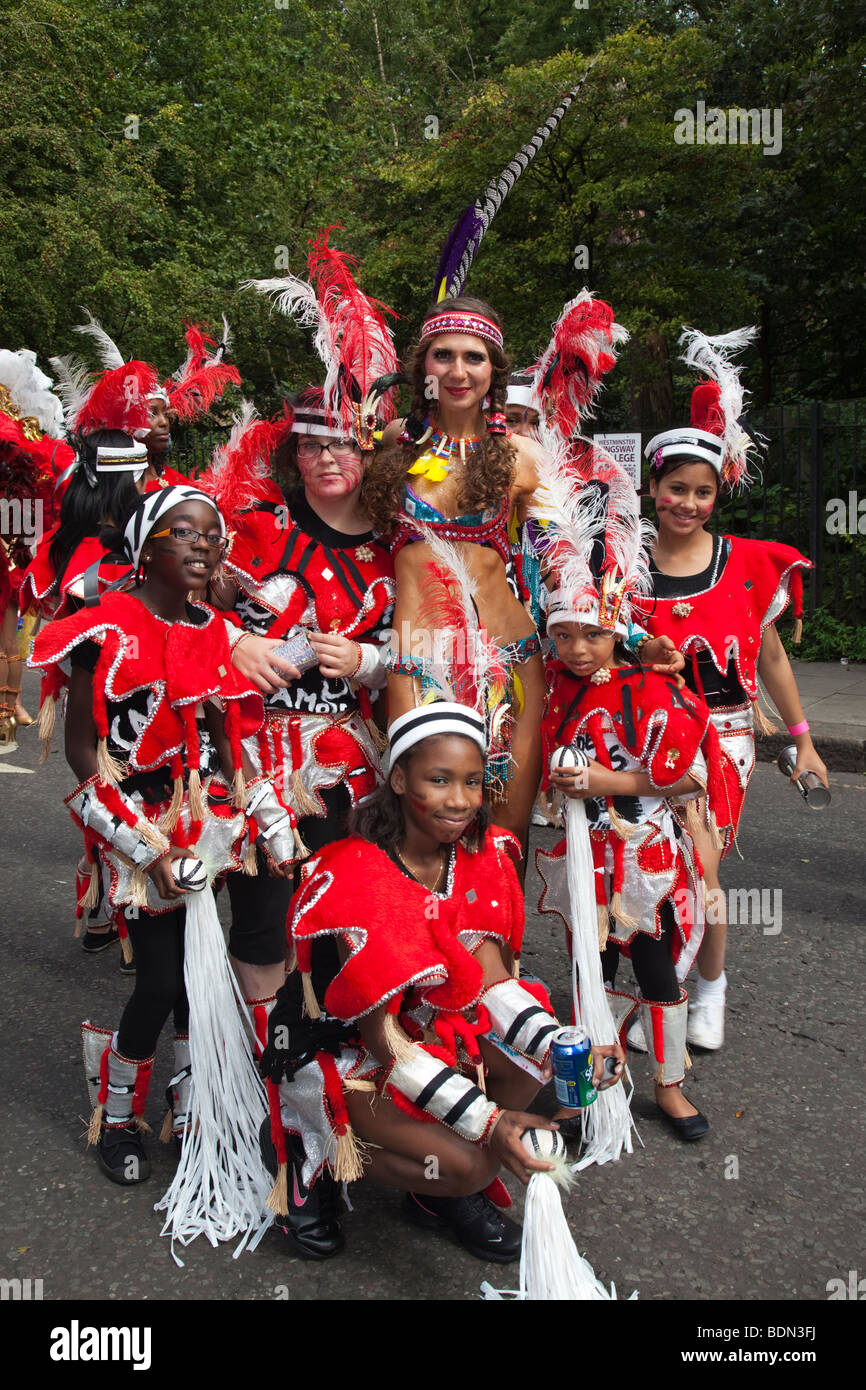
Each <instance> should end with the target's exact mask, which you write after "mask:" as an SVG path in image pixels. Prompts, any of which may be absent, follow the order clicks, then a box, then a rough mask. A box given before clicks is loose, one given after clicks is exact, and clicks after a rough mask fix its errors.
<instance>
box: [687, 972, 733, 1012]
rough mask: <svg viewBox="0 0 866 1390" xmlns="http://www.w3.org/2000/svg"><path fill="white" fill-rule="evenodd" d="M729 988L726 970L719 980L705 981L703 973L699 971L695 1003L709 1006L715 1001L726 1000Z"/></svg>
mask: <svg viewBox="0 0 866 1390" xmlns="http://www.w3.org/2000/svg"><path fill="white" fill-rule="evenodd" d="M727 988H728V979H727V976H726V975H725V972H724V970H723V971H722V973H721V975H720V976H719V978H718V979H717V980H705V979H704V977H703V975H702V974H701V972H700V971H698V980H697V986H696V989H695V1002H696V1003H697V1004H709V1003H710V1002H712V1001H713V1000H715V1001H717V1002H721V1001H723V1000H724V997H725V990H726V989H727Z"/></svg>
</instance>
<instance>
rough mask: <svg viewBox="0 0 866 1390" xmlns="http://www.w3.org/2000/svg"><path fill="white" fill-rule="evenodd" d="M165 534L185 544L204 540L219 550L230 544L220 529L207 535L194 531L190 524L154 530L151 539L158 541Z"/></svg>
mask: <svg viewBox="0 0 866 1390" xmlns="http://www.w3.org/2000/svg"><path fill="white" fill-rule="evenodd" d="M163 536H173V537H174V539H175V540H176V541H180V542H181V544H183V545H192V543H193V542H194V541H204V542H205V544H206V545H209V546H211V547H212V548H213V549H218V550H225V548H226V546H227V545H228V539H227V537H225V536H221V535H220V533H219V531H208V533H207V535H205V533H204V531H193V529H192V527H190V526H169V527H168V529H167V530H165V531H153V532H151V535H150V539H151V540H152V541H158V540H161V539H162V538H163Z"/></svg>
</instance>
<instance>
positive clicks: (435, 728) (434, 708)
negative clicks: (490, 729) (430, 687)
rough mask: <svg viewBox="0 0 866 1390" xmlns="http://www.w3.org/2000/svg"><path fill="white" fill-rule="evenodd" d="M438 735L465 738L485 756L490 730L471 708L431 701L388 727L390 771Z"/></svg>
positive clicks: (447, 702)
mask: <svg viewBox="0 0 866 1390" xmlns="http://www.w3.org/2000/svg"><path fill="white" fill-rule="evenodd" d="M437 734H462V735H463V737H464V738H471V739H472V741H473V743H477V745H478V747H479V748H480V749H481V752H482V754H486V752H487V730H486V728H485V723H484V719H483V718H482V716H481V715H480V714H477V713H476V711H475V710H474V709H470V708H469V706H468V705H456V704H451V703H450V702H449V701H447V700H432V701H431V702H430V704H427V705H420V706H419V707H418V709H410V710H409V711H408V712H407V713H406V714H401V715H400V717H399V719H395V720H394V722H393V724H389V725H388V747H389V751H390V757H391V762H390V765H391V767H393V766H394V764H395V763H396V761H397V759H398V758H399V757H401V756H402V755H403V754H404V753H405V752H407V750H408V749H410V748H412V747H413V746H414V745H415V744H416V743H420V742H421V740H422V739H425V738H435V736H436V735H437Z"/></svg>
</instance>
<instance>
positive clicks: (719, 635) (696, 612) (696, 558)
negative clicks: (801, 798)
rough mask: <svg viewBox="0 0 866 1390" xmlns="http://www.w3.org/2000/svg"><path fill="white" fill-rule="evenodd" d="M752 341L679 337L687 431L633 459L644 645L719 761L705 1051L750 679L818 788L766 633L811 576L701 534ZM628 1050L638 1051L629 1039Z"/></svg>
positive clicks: (753, 719)
mask: <svg viewBox="0 0 866 1390" xmlns="http://www.w3.org/2000/svg"><path fill="white" fill-rule="evenodd" d="M752 335H753V334H752V330H743V331H742V332H740V333H737V334H728V335H726V337H725V338H719V339H711V338H705V337H704V335H703V334H700V333H697V332H696V331H695V330H688V331H687V333H685V334H684V337H683V340H682V341H684V342H687V343H688V344H689V346H688V351H687V354H686V357H685V360H686V361H687V362H688V363H689V365H691V366H697V367H699V368H700V369H701V370H702V371H704V372H705V373H707V375H708V376H709V377H710V379H709V380H707V381H703V382H702V383H701V384H700V385H699V386H697V387H696V388H695V390H694V392H693V394H692V408H691V421H690V424H689V425H687V426H685V427H683V428H680V429H672V430H666V431H664V432H663V433H661V434H658V435H656V436H655V438H653V439H651V440H650V441H649V443H648V444H647V446H646V449H645V451H644V452H645V454H646V457H647V458H648V459H649V461H650V476H649V490H650V496H651V497H652V499H653V502H654V504H655V509H656V516H657V519H658V539H657V541H656V543H655V546H654V547H653V563H652V568H651V573H652V578H653V589H654V599H655V602H654V608H653V609H652V612H651V613H650V614H649V615H648V616H647V617H646V619H645V623H646V626H647V628H648V630H649V631H650V632H651V633H652V634H653V635H654V636H662V635H664V636H667V637H670V638H671V639H672V640H673V641H674V642H675V643H676V645H677V647H678V648H679V649H680V650H681V651H682V652H684V653H685V656H686V668H685V671H684V673H683V674H684V676H685V679H686V683H687V685H689V687H690V688H691V689H692V690H694V691H695V692H696V693H697V694H699V695H700V696H701V697H702V698H703V699H704V700H705V702H706V704H707V705H708V706H709V709H710V716H711V718H712V721H713V723H714V724H715V726H716V729H717V730H718V733H719V738H720V742H721V747H722V752H723V754H724V755H725V756H724V769H725V775H726V786H727V798H728V803H729V806H730V809H731V825H730V827H729V829H728V831H727V832H726V837H725V845H724V848H723V849H721V850H720V849H718V848H716V847H715V846H714V844H713V843H712V841H711V838H710V836H709V834H708V832H707V831H706V830H704V831H703V832H701V831H700V830H696V831H695V843H696V845H697V848H698V852H699V854H700V858H701V862H702V864H703V867H704V876H705V880H706V884H707V890H708V893H709V894H710V899H709V902H710V905H711V907H712V911H710V912H708V920H707V930H706V934H705V936H704V940H703V943H702V945H701V949H700V951H699V952H698V957H697V963H698V980H697V989H696V992H695V998H694V1002H693V1004H691V1005H690V1006H689V1029H688V1041H689V1042H690V1043H691V1044H693V1045H694V1046H697V1047H705V1048H709V1049H711V1050H714V1049H716V1048H719V1047H721V1045H722V1043H723V1041H724V1008H725V989H726V985H727V981H726V979H725V973H724V962H725V937H726V916H725V901H724V894H723V893H722V890H721V886H720V883H719V865H720V863H721V860H722V859H723V858H724V856H725V855H726V854H728V853H729V852H730V849H731V846H732V844H733V843H734V840H735V837H736V830H737V825H738V822H739V818H740V814H741V812H742V808H743V802H744V799H745V795H746V789H747V787H748V784H749V779H750V777H751V775H752V769H753V768H754V765H755V733H754V729H755V724H756V723H757V724H758V726H759V728H761V727H762V726H763V724H765V723H766V720H765V718H764V716H763V715H762V713H761V711H760V708H759V706H758V686H757V677H758V676H759V675H760V677H761V680H762V681H763V683H764V685H765V687H766V690H767V693H768V694H769V696H770V698H771V699H772V701H773V703H774V704H775V706H776V708H777V709H778V711H779V713H780V714H781V716H782V718H783V720H784V722H785V724H787V726H788V731H789V733H790V735H791V738H792V740H793V741H794V742H795V743H796V746H797V765H796V767H795V768H794V772H793V778H796V777H799V776H800V774H801V773H802V772H804V771H806V770H809V771H812V772H816V773H817V774H818V776H819V777H820V778H821V780H822V781H823V782H824V783H825V784H826V781H827V769H826V767H825V766H824V763H823V762H822V760H821V759H820V758H819V757H818V754H817V752H816V751H815V747H814V744H813V743H812V740H811V738H810V736H809V725H808V723H807V722H806V720H805V719H804V717H803V707H802V705H801V703H800V696H799V694H798V691H797V685H796V682H795V679H794V674H793V671H792V669H791V663H790V661H789V660H788V657H787V655H786V653H785V649H784V647H783V646H782V643H781V640H780V638H779V636H778V634H777V632H776V627H775V624H776V622H777V620H778V619H779V618H780V617H781V616H782V614H783V613H784V611H785V609H786V607H787V605H788V601H789V598H793V604H794V613H795V616H796V617H797V619H798V620H799V615H800V613H801V611H802V570H803V569H805V568H811V566H810V562H809V561H808V560H807V559H806V558H805V557H804V556H803V555H801V554H800V553H799V552H798V551H797V550H795V549H794V548H793V547H792V546H789V545H783V544H780V543H778V542H775V541H758V540H747V539H744V538H743V537H740V536H719V535H713V534H712V533H711V532H710V531H709V530H708V529H707V528H708V526H709V524H710V521H711V518H712V513H713V509H714V507H715V505H716V500H717V498H718V495H719V492H720V491H721V489H722V488H728V489H733V488H736V487H742V486H744V485H745V484H747V483H748V481H749V479H748V475H747V472H746V459H747V455H748V452H749V449H750V448H751V446H752V445H751V440H750V439H749V437H748V435H746V434H745V433H744V431H743V430H742V427H741V426H740V425H739V422H738V418H737V417H738V416H739V414H740V411H741V408H742V401H743V391H742V388H741V387H740V386H739V379H738V371H737V369H736V368H734V367H733V366H732V365H731V364H730V362H729V361H728V354H729V353H731V352H733V351H735V350H738V349H739V348H740V347H742V346H744V345H745V343H747V342H748V341H750V338H751V336H752ZM770 727H771V728H772V726H770ZM629 1041H630V1043H632V1045H635V1044H637V1045H638V1046H640V1043H641V1039H640V1037H637V1038H635V1037H632V1035H631V1034H630V1036H629Z"/></svg>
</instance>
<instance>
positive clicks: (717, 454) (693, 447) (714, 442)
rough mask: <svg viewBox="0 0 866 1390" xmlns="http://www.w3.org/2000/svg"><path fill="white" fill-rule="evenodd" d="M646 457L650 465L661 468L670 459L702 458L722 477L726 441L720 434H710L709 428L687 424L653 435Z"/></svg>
mask: <svg viewBox="0 0 866 1390" xmlns="http://www.w3.org/2000/svg"><path fill="white" fill-rule="evenodd" d="M643 452H644V458H648V459H649V460H650V466H651V467H652V468H655V469H659V468H661V466H662V464H663V463H667V461H668V459H677V460H679V461H682V462H685V460H686V459H695V460H698V459H699V460H702V461H703V462H704V463H708V464H710V466H711V467H712V468H714V469H715V470H716V472H717V473H718V474H719V476H720V477H721V473H722V463H723V460H724V453H725V441H724V439H722V437H721V436H720V435H717V434H710V433H709V431H708V430H699V429H695V428H694V426H691V427H689V426H685V427H684V428H683V429H678V430H664V431H663V432H662V433H661V434H656V435H653V437H652V439H651V440H650V442H649V444H647V446H646V448H645V449H644V451H643Z"/></svg>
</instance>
